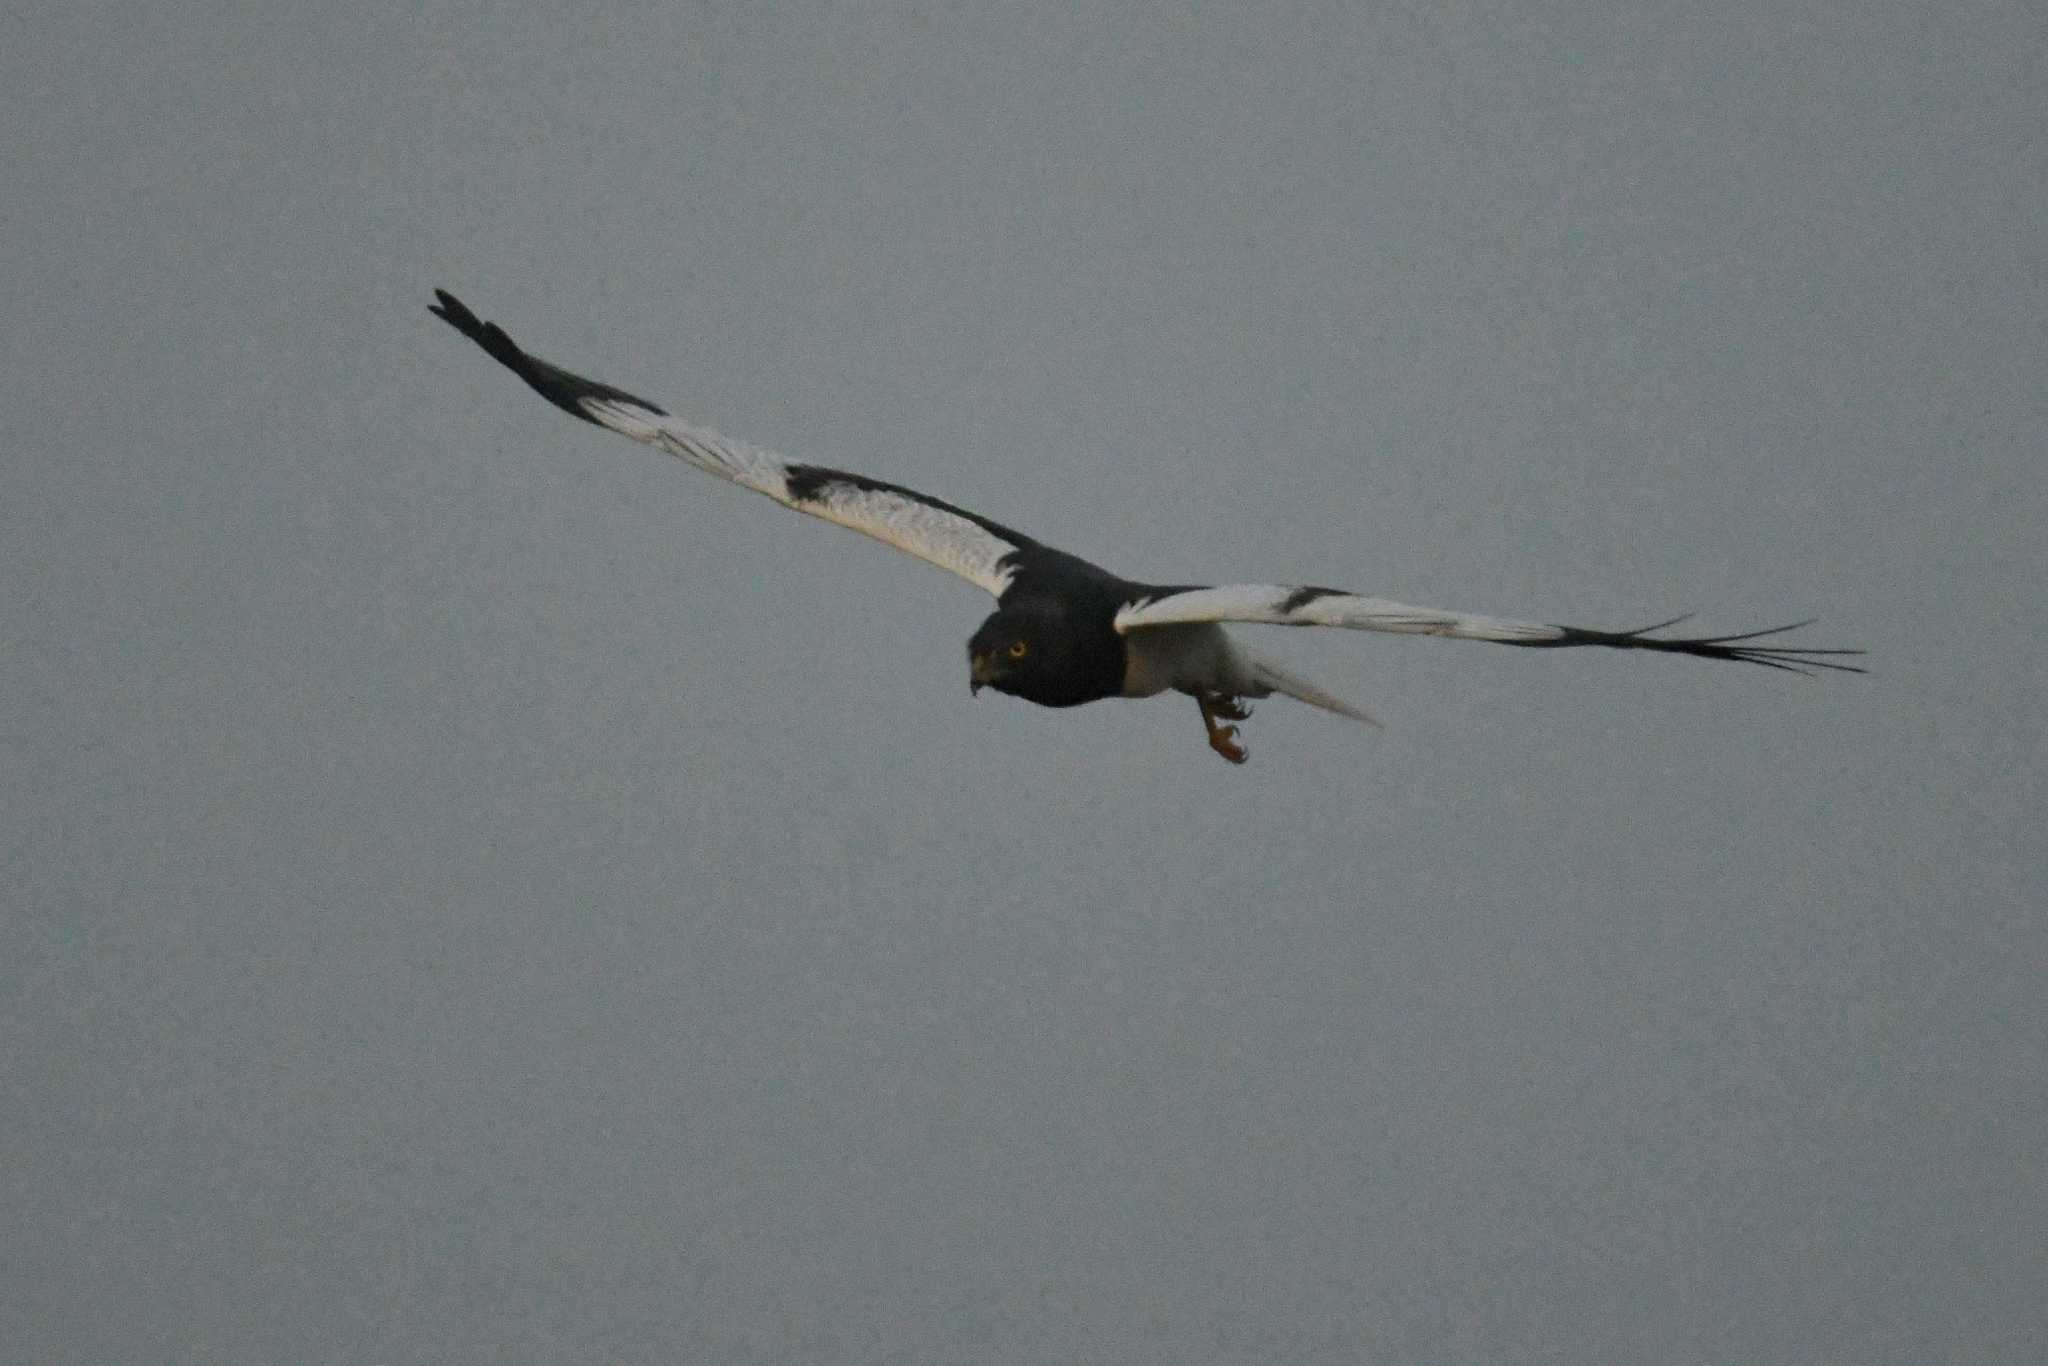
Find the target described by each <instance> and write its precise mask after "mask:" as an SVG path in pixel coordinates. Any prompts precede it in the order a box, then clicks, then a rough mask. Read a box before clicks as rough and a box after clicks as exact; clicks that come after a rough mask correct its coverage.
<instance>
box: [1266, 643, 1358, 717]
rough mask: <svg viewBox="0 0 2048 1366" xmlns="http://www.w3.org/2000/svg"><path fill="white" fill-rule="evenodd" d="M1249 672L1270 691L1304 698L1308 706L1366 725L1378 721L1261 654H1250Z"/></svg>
mask: <svg viewBox="0 0 2048 1366" xmlns="http://www.w3.org/2000/svg"><path fill="white" fill-rule="evenodd" d="M1252 674H1253V676H1254V677H1255V678H1257V679H1258V681H1259V684H1260V685H1261V686H1262V687H1266V688H1271V689H1272V690H1273V691H1274V692H1278V693H1285V694H1287V695H1288V696H1289V697H1291V698H1293V699H1295V700H1296V701H1297V702H1306V703H1308V704H1309V705H1310V706H1311V707H1321V708H1322V709H1323V710H1324V711H1329V712H1335V713H1336V714H1337V715H1339V716H1348V717H1350V718H1351V719H1352V720H1354V721H1363V722H1365V724H1367V725H1368V726H1378V725H1379V724H1380V720H1379V718H1378V717H1376V716H1374V715H1373V714H1372V713H1370V712H1368V711H1366V710H1365V709H1364V708H1363V707H1354V706H1353V705H1351V703H1349V702H1346V701H1344V700H1343V699H1342V698H1339V697H1332V696H1331V695H1330V694H1328V693H1326V692H1324V691H1323V690H1322V689H1321V688H1318V687H1317V686H1316V685H1315V684H1313V683H1311V682H1309V681H1308V680H1307V679H1305V678H1303V677H1301V676H1300V675H1299V674H1292V673H1289V672H1288V671H1287V670H1285V669H1283V668H1281V667H1280V666H1279V665H1278V664H1275V663H1274V662H1273V661H1272V660H1270V659H1266V658H1264V657H1263V656H1260V655H1253V656H1252Z"/></svg>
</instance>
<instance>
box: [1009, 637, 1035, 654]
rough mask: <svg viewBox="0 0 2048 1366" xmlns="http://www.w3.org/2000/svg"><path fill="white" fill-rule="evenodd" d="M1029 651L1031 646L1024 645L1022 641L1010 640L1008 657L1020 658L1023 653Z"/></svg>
mask: <svg viewBox="0 0 2048 1366" xmlns="http://www.w3.org/2000/svg"><path fill="white" fill-rule="evenodd" d="M1030 653H1031V647H1030V646H1029V645H1026V644H1025V643H1024V642H1023V641H1021V640H1013V641H1011V642H1010V658H1012V659H1022V658H1023V657H1024V656H1025V655H1028V654H1030Z"/></svg>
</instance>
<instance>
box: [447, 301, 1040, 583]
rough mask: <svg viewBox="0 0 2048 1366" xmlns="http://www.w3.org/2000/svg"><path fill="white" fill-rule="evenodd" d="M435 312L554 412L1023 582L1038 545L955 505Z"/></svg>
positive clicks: (982, 579) (914, 548)
mask: <svg viewBox="0 0 2048 1366" xmlns="http://www.w3.org/2000/svg"><path fill="white" fill-rule="evenodd" d="M434 295H435V297H436V298H438V299H439V300H440V302H439V303H437V304H430V305H428V309H429V311H430V312H432V313H433V314H435V315H436V316H437V317H440V318H441V319H443V320H445V321H446V322H447V323H448V324H449V325H450V326H451V327H453V328H454V329H455V330H456V331H458V332H460V333H462V335H463V336H465V337H468V338H469V339H470V340H471V341H473V342H475V343H476V344H477V345H478V346H481V347H482V348H483V349H484V350H485V351H487V352H489V353H490V354H491V356H492V357H493V358H494V359H495V360H497V361H499V362H501V363H502V364H503V365H504V366H505V367H506V368H507V369H509V370H511V371H512V373H513V374H515V375H517V376H519V378H521V379H523V380H525V381H526V382H527V383H528V384H529V385H531V386H533V388H534V390H535V391H536V392H538V393H539V394H540V396H541V397H542V398H545V399H546V400H547V401H548V402H550V403H552V404H554V405H555V406H556V407H558V408H561V409H562V410H563V411H565V412H567V413H569V414H570V415H571V416H573V417H580V418H582V419H583V420H584V421H585V422H591V423H595V424H596V425H598V426H600V427H607V428H609V429H611V430H612V431H615V432H617V433H619V434H620V435H621V436H629V437H631V438H633V440H635V441H639V442H643V443H645V444H646V445H649V446H652V447H654V448H655V449H656V450H659V451H665V452H667V453H668V454H670V455H673V456H676V457H677V458H679V459H682V460H686V461H688V462H689V463H690V464H692V465H695V466H696V467H697V468H698V469H700V470H704V471H706V472H708V473H711V474H715V475H717V476H718V477H719V478H721V479H730V480H731V481H732V482H733V483H735V484H739V485H741V486H742V487H745V488H750V489H752V490H754V491H755V492H756V493H765V494H767V495H768V496H769V497H770V498H773V499H774V500H775V501H776V502H778V503H782V504H784V505H786V506H788V507H793V508H795V509H796V510H797V511H798V512H807V513H809V514H810V515H811V516H813V517H822V518H824V519H825V520H826V521H828V522H837V523H838V524H839V525H841V526H844V527H851V528H853V529H854V530H855V531H858V532H861V533H863V534H865V535H868V536H872V537H874V538H875V539H876V540H878V541H882V542H884V543H886V544H888V545H892V546H895V547H896V548H897V549H898V550H901V551H904V552H906V553H908V554H911V555H915V556H917V557H918V558H919V559H921V560H928V561H930V562H931V563H932V564H935V565H937V566H939V568H941V569H949V570H951V571H952V572H953V573H955V574H958V575H959V576H960V577H961V578H963V579H965V580H967V581H968V582H969V583H971V584H975V585H977V586H978V587H980V588H982V589H984V590H986V591H987V592H989V593H991V594H994V595H995V596H996V597H1001V596H1002V595H1003V590H1004V589H1006V588H1008V587H1009V586H1010V581H1011V579H1013V578H1014V577H1015V576H1016V563H1015V557H1016V555H1017V553H1018V552H1019V551H1021V550H1025V549H1028V548H1030V547H1032V546H1034V545H1035V544H1036V543H1035V542H1034V541H1033V540H1032V539H1031V538H1030V537H1028V536H1025V535H1022V534H1021V533H1018V532H1015V531H1011V530H1010V529H1009V528H1007V527H1003V526H999V525H997V524H996V523H994V522H991V521H989V520H988V519H987V518H985V517H977V516H976V515H975V514H973V513H971V512H968V511H965V510H964V509H961V508H957V507H954V506H953V505H952V504H951V503H945V502H941V501H940V500H939V499H937V498H932V497H929V496H927V495H925V494H922V493H918V492H916V491H915V490H913V489H906V488H902V487H899V486H898V485H895V484H885V483H883V482H882V481H880V480H878V479H869V478H867V477H866V476H865V475H859V474H848V473H846V472H845V471H844V470H833V469H826V468H824V467H822V466H819V465H803V464H796V463H793V462H791V461H788V460H784V459H783V458H782V457H781V456H779V455H776V454H774V453H773V452H770V451H765V450H762V449H760V448H759V447H756V446H749V445H746V444H745V443H743V442H738V441H731V440H728V439H727V438H725V437H722V436H720V435H719V434H718V433H717V432H714V431H712V430H710V429H709V428H707V427H698V426H693V425H691V424H689V423H686V422H683V421H682V420H680V419H679V418H675V417H671V416H670V415H669V414H668V413H666V412H664V411H663V410H662V409H661V408H660V407H658V406H657V405H655V404H653V403H649V402H648V401H647V400H646V399H644V398H640V397H637V396H636V395H633V394H629V393H627V392H626V391H625V390H623V389H614V388H613V387H612V386H611V385H609V384H600V383H598V382H597V381H596V380H590V379H585V378H583V377H582V376H581V375H576V374H571V373H570V372H569V371H567V370H564V369H562V368H561V367H559V366H555V365H550V364H549V363H548V362H546V361H544V360H542V359H541V358H540V357H538V356H536V355H533V354H532V353H530V352H527V351H522V350H520V349H519V347H518V346H517V345H516V344H515V343H514V342H513V340H512V339H511V338H510V337H508V336H506V335H505V330H504V329H503V328H501V327H499V326H498V325H497V324H496V323H490V322H484V321H483V320H481V319H479V318H478V317H477V316H476V314H474V313H472V312H470V311H469V309H468V307H466V306H465V305H464V304H463V302H462V301H461V300H460V299H458V298H456V297H455V296H454V295H452V294H450V293H448V292H447V291H446V290H440V289H437V290H435V291H434Z"/></svg>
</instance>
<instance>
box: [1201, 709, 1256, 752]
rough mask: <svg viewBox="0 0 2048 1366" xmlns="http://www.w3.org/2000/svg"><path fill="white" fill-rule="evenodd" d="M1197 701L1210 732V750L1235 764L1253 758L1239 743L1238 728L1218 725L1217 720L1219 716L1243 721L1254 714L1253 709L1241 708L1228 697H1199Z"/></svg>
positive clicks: (1203, 723)
mask: <svg viewBox="0 0 2048 1366" xmlns="http://www.w3.org/2000/svg"><path fill="white" fill-rule="evenodd" d="M1195 701H1196V702H1198V703H1200V704H1201V708H1202V725H1203V727H1204V728H1205V729H1206V730H1207V731H1208V732H1209V748H1210V749H1213V750H1215V751H1216V752H1217V753H1218V754H1220V755H1222V756H1223V757H1224V758H1226V759H1228V760H1230V762H1231V763H1233V764H1241V763H1243V762H1244V761H1245V760H1247V759H1249V758H1251V757H1252V756H1251V754H1250V753H1249V752H1248V751H1247V750H1246V749H1245V747H1244V746H1243V745H1240V744H1238V743H1237V727H1236V726H1219V725H1217V724H1216V718H1217V717H1219V716H1222V717H1227V718H1228V719H1230V720H1232V721H1242V720H1244V719H1245V718H1246V717H1248V716H1250V715H1251V714H1252V713H1251V709H1250V708H1249V707H1240V706H1239V705H1237V704H1236V703H1235V702H1233V701H1231V700H1230V699H1229V698H1227V697H1198V698H1196V699H1195Z"/></svg>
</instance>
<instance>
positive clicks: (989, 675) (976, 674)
mask: <svg viewBox="0 0 2048 1366" xmlns="http://www.w3.org/2000/svg"><path fill="white" fill-rule="evenodd" d="M1002 676H1003V670H1002V666H1001V665H999V664H998V663H997V662H996V656H995V653H994V652H993V651H991V652H989V653H987V654H979V655H970V656H969V657H968V660H967V695H968V696H969V697H974V696H977V695H979V694H980V692H981V690H982V689H983V688H984V687H986V686H987V685H988V684H990V683H993V682H995V681H996V680H997V679H998V678H1001V677H1002Z"/></svg>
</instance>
